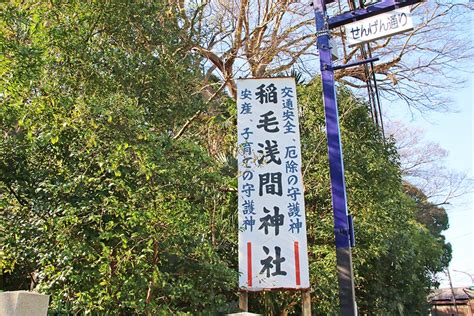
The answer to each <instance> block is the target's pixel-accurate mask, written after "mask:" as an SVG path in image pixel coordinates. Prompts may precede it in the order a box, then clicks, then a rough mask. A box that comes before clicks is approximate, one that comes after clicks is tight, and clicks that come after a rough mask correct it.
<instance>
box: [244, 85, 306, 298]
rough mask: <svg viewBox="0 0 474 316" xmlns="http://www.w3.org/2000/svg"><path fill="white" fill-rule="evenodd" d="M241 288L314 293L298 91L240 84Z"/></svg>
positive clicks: (287, 88) (287, 86)
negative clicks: (307, 290) (308, 290)
mask: <svg viewBox="0 0 474 316" xmlns="http://www.w3.org/2000/svg"><path fill="white" fill-rule="evenodd" d="M237 89H238V91H237V93H238V96H237V110H238V120H237V121H238V124H237V125H238V161H239V181H238V190H239V272H240V279H239V285H240V287H241V288H244V289H246V290H255V291H257V290H262V289H274V288H308V287H309V276H308V257H307V244H306V225H305V212H304V196H303V183H302V174H301V150H300V135H299V128H298V126H299V125H298V108H297V100H296V86H295V82H294V79H293V78H265V79H242V80H238V81H237Z"/></svg>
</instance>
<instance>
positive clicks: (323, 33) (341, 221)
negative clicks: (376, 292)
mask: <svg viewBox="0 0 474 316" xmlns="http://www.w3.org/2000/svg"><path fill="white" fill-rule="evenodd" d="M314 9H315V16H316V30H317V36H318V42H317V45H318V50H319V59H320V64H321V78H322V83H323V100H324V113H325V116H326V133H327V141H328V154H329V171H330V177H331V194H332V206H333V212H334V234H335V239H336V260H337V278H338V283H339V300H340V309H341V315H344V316H346V315H347V316H350V315H356V312H357V311H356V303H355V294H354V277H353V271H352V253H351V243H350V236H351V233H350V231H349V222H348V219H347V199H346V185H345V179H344V165H343V160H342V147H341V138H340V133H339V115H338V110H337V99H336V89H335V85H334V70H333V68H332V57H331V47H330V45H329V38H330V34H329V27H328V22H327V19H328V17H327V12H326V5H325V2H324V0H316V1H315V2H314Z"/></svg>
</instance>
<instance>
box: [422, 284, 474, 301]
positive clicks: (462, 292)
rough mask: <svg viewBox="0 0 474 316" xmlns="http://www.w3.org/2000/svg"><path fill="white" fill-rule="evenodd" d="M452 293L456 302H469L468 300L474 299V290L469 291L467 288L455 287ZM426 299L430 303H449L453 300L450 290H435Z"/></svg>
mask: <svg viewBox="0 0 474 316" xmlns="http://www.w3.org/2000/svg"><path fill="white" fill-rule="evenodd" d="M453 291H454V297H455V298H456V300H469V299H470V298H474V290H470V289H469V288H467V287H466V288H465V287H455V288H453ZM428 299H429V301H430V302H432V303H434V302H436V301H450V300H452V299H453V294H452V291H451V288H445V289H436V290H434V291H433V292H432V293H431V295H430V296H429V297H428Z"/></svg>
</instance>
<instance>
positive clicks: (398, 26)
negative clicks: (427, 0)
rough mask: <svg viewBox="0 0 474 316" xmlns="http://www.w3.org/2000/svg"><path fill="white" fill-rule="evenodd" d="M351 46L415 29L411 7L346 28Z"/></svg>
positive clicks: (361, 21)
mask: <svg viewBox="0 0 474 316" xmlns="http://www.w3.org/2000/svg"><path fill="white" fill-rule="evenodd" d="M345 28H346V37H347V41H348V43H349V46H354V45H357V44H361V43H365V42H369V41H373V40H376V39H379V38H382V37H386V36H390V35H395V34H398V33H401V32H405V31H409V30H412V29H413V21H412V18H411V14H410V7H403V8H400V9H396V10H392V11H390V12H386V13H382V14H378V15H376V16H373V17H370V18H366V19H363V20H360V21H356V22H353V23H349V24H347V25H346V26H345Z"/></svg>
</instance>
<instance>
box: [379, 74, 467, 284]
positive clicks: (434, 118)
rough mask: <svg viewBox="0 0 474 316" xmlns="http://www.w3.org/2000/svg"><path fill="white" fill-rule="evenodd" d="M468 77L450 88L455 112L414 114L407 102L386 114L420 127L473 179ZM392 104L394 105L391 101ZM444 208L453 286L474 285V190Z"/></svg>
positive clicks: (451, 164) (445, 280)
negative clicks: (447, 226) (450, 250)
mask: <svg viewBox="0 0 474 316" xmlns="http://www.w3.org/2000/svg"><path fill="white" fill-rule="evenodd" d="M460 75H462V74H460ZM464 76H466V74H464ZM467 77H468V78H469V82H468V83H467V85H466V87H465V88H463V89H458V90H456V91H450V92H447V94H448V95H449V96H450V97H452V99H453V107H454V108H456V112H451V113H439V112H431V113H428V114H427V113H424V114H423V116H421V115H417V114H416V113H415V114H414V115H413V113H409V111H408V110H407V108H406V106H404V105H401V104H399V107H398V108H399V109H400V110H397V111H394V110H393V109H392V110H391V109H386V110H385V115H386V116H387V117H388V118H390V119H392V120H400V121H403V122H404V123H406V124H408V125H409V126H412V127H416V128H421V129H422V130H423V131H424V139H425V140H426V141H430V142H434V143H438V144H439V145H440V146H441V148H443V149H445V150H447V151H448V156H447V158H446V160H445V163H446V167H447V168H449V169H451V170H455V171H458V172H466V173H467V175H468V177H469V178H470V179H474V144H473V143H474V128H473V121H474V110H473V107H474V72H471V74H468V76H467ZM390 107H391V108H393V106H392V105H391V106H390ZM385 108H387V107H385ZM403 108H405V110H403ZM445 209H446V211H447V213H448V217H449V229H448V230H447V231H445V232H444V236H445V237H446V240H447V241H448V242H450V243H451V245H452V249H453V253H452V255H453V258H452V260H451V263H450V266H449V271H450V274H451V279H452V282H453V286H454V287H466V286H470V285H474V284H472V282H471V278H470V276H469V275H468V274H470V275H472V278H474V234H473V228H474V193H473V192H472V191H471V193H468V194H465V195H463V196H462V197H460V198H457V199H455V200H453V201H452V203H451V205H448V206H445ZM459 271H462V272H459ZM438 277H439V278H440V281H441V285H440V287H441V288H444V287H449V280H448V277H447V276H446V275H445V274H440V275H438Z"/></svg>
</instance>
